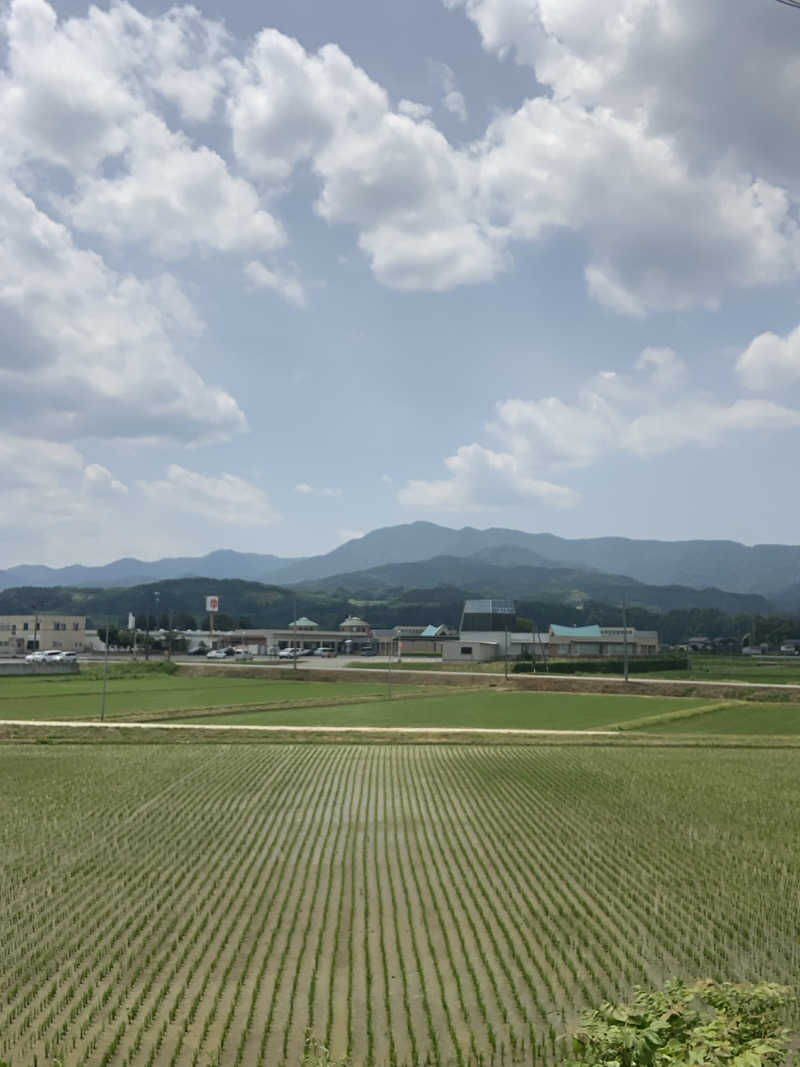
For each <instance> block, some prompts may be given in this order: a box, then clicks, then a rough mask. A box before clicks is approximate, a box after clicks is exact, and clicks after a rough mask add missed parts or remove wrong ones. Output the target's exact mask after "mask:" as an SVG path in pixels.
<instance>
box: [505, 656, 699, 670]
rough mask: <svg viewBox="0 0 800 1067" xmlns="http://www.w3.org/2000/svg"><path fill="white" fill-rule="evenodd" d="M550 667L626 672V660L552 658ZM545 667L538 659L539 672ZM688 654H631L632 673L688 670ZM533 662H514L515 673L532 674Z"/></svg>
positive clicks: (629, 663)
mask: <svg viewBox="0 0 800 1067" xmlns="http://www.w3.org/2000/svg"><path fill="white" fill-rule="evenodd" d="M548 667H549V669H550V670H551V671H552V672H553V673H554V674H624V673H625V662H624V660H621V659H570V660H563V659H560V660H550V661H549V662H548ZM543 669H544V664H543V663H542V661H541V660H538V661H537V664H536V670H537V672H539V671H541V670H543ZM688 669H689V659H688V657H687V656H641V657H639V656H631V658H630V660H629V661H628V672H629V673H630V674H647V673H649V672H650V671H688ZM532 671H533V664H532V663H531V661H530V660H522V661H520V662H519V663H515V664H514V672H513V673H514V674H531V673H532Z"/></svg>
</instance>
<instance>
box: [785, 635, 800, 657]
mask: <svg viewBox="0 0 800 1067" xmlns="http://www.w3.org/2000/svg"><path fill="white" fill-rule="evenodd" d="M781 652H782V653H783V654H784V655H785V656H800V641H798V640H797V639H796V638H791V639H790V640H789V641H784V642H783V644H782V645H781Z"/></svg>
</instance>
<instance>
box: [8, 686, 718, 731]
mask: <svg viewBox="0 0 800 1067" xmlns="http://www.w3.org/2000/svg"><path fill="white" fill-rule="evenodd" d="M431 681H432V684H431V685H430V686H425V687H423V686H420V685H418V684H406V685H403V684H401V683H400V684H398V680H395V682H394V683H393V685H392V694H393V699H392V701H391V702H390V701H388V700H387V699H386V697H387V693H388V689H387V686H386V684H385V683H384V682H375V683H370V682H350V681H346V680H342V681H336V682H310V681H297V682H295V681H280V680H270V679H260V678H231V677H217V678H214V677H208V676H202V677H197V676H192V675H180V674H177V675H166V674H160V673H154V674H150V675H144V676H142V677H130V676H123V677H120V678H115V679H112V680H111V681H110V682H109V686H108V698H107V704H106V718H107V719H110V720H113V719H119V718H125V719H129V720H134V719H136V718H143V719H152V718H155V717H161V718H165V719H171V718H174V719H175V720H176V721H177V720H180V721H181V722H189V723H190V722H201V723H202V722H205V723H212V722H220V723H227V724H230V725H237V724H244V725H263V724H266V725H297V726H411V727H414V726H423V727H425V726H443V727H478V728H481V727H488V728H495V729H540V730H558V729H564V730H584V729H591V728H593V727H594V728H602V727H605V726H609V725H612V724H617V723H624V722H625V721H627V720H630V719H634V720H638V719H640V718H648V717H652V716H660V715H664V714H670V713H673V712H676V711H682V710H690V709H693V708H697V707H701V706H704V705H705V704H706V703H707V701H705V700H704V699H703V698H694V699H687V698H681V697H639V696H630V697H628V696H616V695H602V694H581V693H534V692H529V693H503V692H496V691H494V690H491V689H490V690H474V691H469V690H459V689H452V688H451V689H446V690H443V689H437V687H436V686H435V683H434V682H433V679H432V680H431ZM100 690H101V683H100V682H99V681H96V680H94V681H92V680H86V679H82V678H80V676H76V677H67V678H54V679H38V678H36V677H30V678H10V679H2V680H0V719H27V720H34V719H37V720H50V721H58V720H63V721H68V720H71V719H82V720H86V721H93V720H96V719H99V717H100ZM259 704H261V705H264V707H263V708H259V709H258V710H249V706H250V705H259ZM238 705H244V706H245V707H243V709H242V710H241V711H240V712H236V711H233V712H232V711H230V710H225V711H219V710H216V711H214V710H212V709H219V708H220V707H224V708H226V709H230V708H235V707H237V706H238ZM303 705H306V706H303ZM246 708H248V710H246ZM179 711H180V712H181V714H180V715H177V714H175V713H177V712H179ZM192 711H196V712H197V714H196V715H195V714H192V713H191V712H192ZM170 713H173V715H170Z"/></svg>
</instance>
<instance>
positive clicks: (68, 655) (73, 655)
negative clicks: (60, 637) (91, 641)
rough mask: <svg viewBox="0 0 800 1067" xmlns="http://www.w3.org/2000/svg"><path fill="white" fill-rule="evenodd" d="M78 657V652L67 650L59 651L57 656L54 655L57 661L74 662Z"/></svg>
mask: <svg viewBox="0 0 800 1067" xmlns="http://www.w3.org/2000/svg"><path fill="white" fill-rule="evenodd" d="M77 658H78V653H77V652H67V651H66V650H65V651H64V652H59V654H58V655H57V656H53V659H54V660H55V661H56V663H74V662H75V660H76V659H77Z"/></svg>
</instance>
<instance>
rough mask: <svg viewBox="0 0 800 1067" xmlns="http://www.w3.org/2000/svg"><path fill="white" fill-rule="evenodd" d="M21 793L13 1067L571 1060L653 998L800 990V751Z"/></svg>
mask: <svg viewBox="0 0 800 1067" xmlns="http://www.w3.org/2000/svg"><path fill="white" fill-rule="evenodd" d="M0 781H2V782H3V789H2V790H0V856H2V864H1V865H0V960H1V961H2V965H0V1058H3V1059H5V1060H8V1061H10V1062H11V1064H12V1065H13V1067H34V1065H35V1064H41V1065H45V1064H47V1065H50V1064H52V1063H54V1062H56V1061H57V1060H58V1061H59V1062H63V1063H64V1064H66V1065H69V1067H79V1065H101V1064H102V1065H109V1067H110V1065H117V1064H119V1065H121V1064H125V1065H127V1067H145V1065H151V1067H168V1065H175V1067H183V1065H187V1067H188V1065H191V1064H197V1065H201V1067H210V1065H212V1064H226V1065H227V1064H230V1065H247V1067H250V1065H258V1064H264V1065H269V1067H273V1065H276V1067H278V1065H280V1064H283V1063H285V1064H287V1067H288V1065H294V1064H297V1063H298V1060H299V1059H300V1056H301V1052H302V1046H303V1037H304V1032H305V1031H306V1028H310V1029H311V1031H312V1032H313V1033H314V1034H316V1035H317V1036H318V1037H320V1038H321V1039H323V1040H325V1041H327V1042H328V1043H329V1044H330V1045H331V1047H332V1050H333V1052H334V1053H335V1054H336V1055H343V1054H344V1053H346V1052H349V1053H350V1054H351V1056H352V1061H353V1064H354V1065H355V1067H364V1065H367V1064H374V1065H375V1067H382V1065H384V1064H397V1065H402V1064H405V1063H419V1064H424V1063H431V1062H432V1063H436V1064H442V1065H444V1064H460V1065H462V1067H466V1065H467V1064H471V1063H476V1062H477V1061H478V1060H479V1057H481V1056H482V1057H483V1059H482V1061H481V1062H483V1063H484V1064H486V1065H488V1064H490V1063H494V1064H498V1065H499V1064H501V1063H507V1064H508V1063H514V1062H517V1063H529V1064H530V1063H537V1064H547V1063H551V1062H554V1061H555V1060H557V1059H558V1058H559V1057H560V1048H559V1047H558V1045H557V1037H558V1035H559V1034H561V1033H562V1032H563V1031H564V1029H565V1027H566V1026H567V1025H568V1024H569V1022H570V1021H571V1020H572V1019H573V1018H574V1017H575V1014H576V1012H577V1011H579V1010H580V1009H581V1008H583V1007H584V1006H586V1005H589V1004H593V1003H596V1002H597V1001H599V1000H601V999H603V998H606V997H609V998H614V999H617V998H621V997H623V996H626V995H627V994H628V993H629V992H630V990H631V988H632V986H633V985H634V984H636V983H646V984H655V983H659V982H661V981H662V980H663V979H664V978H665V977H667V976H670V975H677V976H684V977H687V978H688V977H694V976H696V975H706V974H707V975H713V976H718V977H721V978H731V979H743V980H747V979H761V978H764V979H770V980H775V981H784V982H788V983H794V982H795V981H796V979H797V975H798V974H800V898H798V894H797V886H798V884H800V775H799V774H798V757H797V755H796V754H795V753H793V752H785V751H780V750H777V751H768V752H764V751H753V750H733V751H712V750H703V749H700V750H689V751H684V750H668V749H659V750H646V749H621V750H611V749H602V750H599V751H598V750H592V749H587V748H571V749H561V748H514V747H501V748H493V749H490V748H455V747H452V748H451V747H446V746H437V747H434V748H423V747H415V746H402V747H365V746H320V747H317V746H312V745H307V746H290V745H284V746H277V745H276V746H272V745H260V746H250V745H243V746H225V745H213V746H192V745H181V746H177V745H176V746H155V747H149V746H136V747H134V748H127V747H115V746H63V747H58V748H48V747H43V748H40V747H36V746H30V747H15V746H12V745H6V746H0ZM733 871H735V872H736V877H731V874H732V872H733Z"/></svg>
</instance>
